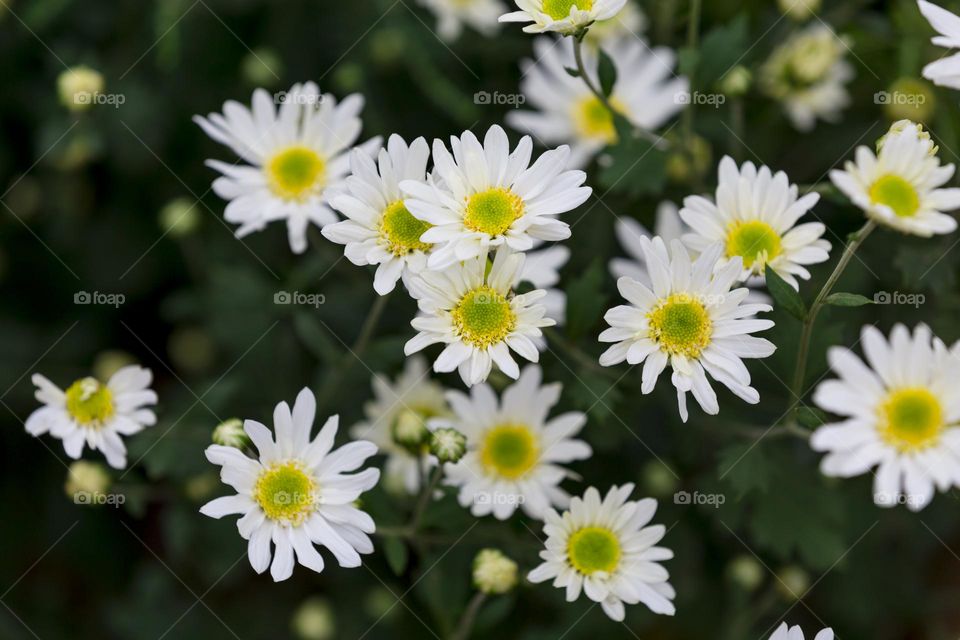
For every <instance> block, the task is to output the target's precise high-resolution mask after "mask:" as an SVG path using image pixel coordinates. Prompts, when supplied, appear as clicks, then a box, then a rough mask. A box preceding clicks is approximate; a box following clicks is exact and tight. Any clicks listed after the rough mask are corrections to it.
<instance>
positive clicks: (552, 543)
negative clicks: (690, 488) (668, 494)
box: [527, 484, 676, 620]
mask: <svg viewBox="0 0 960 640" xmlns="http://www.w3.org/2000/svg"><path fill="white" fill-rule="evenodd" d="M632 492H633V485H632V484H625V485H623V486H622V487H611V488H610V491H609V492H608V493H607V495H606V497H605V498H604V499H603V501H602V502H601V500H600V492H598V491H597V490H596V489H595V488H593V487H590V488H589V489H587V491H586V493H585V494H584V495H583V497H582V498H579V497H578V498H573V500H571V501H570V509H569V510H568V511H565V512H564V513H563V515H558V514H557V512H556V511H553V510H550V511H548V512H547V515H546V523H545V524H544V527H543V532H544V534H546V536H547V542H546V545H545V546H546V549H545V550H544V551H541V552H540V557H541V558H542V559H543V561H544V562H543V564H541V565H540V566H538V567H537V568H536V569H534V570H533V571H531V572H530V573H529V574H528V575H527V579H528V580H530V581H531V582H535V583H539V582H544V581H546V580H553V586H554V587H558V588H564V589H566V592H567V601H568V602H573V601H574V600H576V599H577V598H578V597H580V591H581V590H582V591H583V592H584V593H585V594H587V597H588V598H590V599H591V600H593V601H594V602H599V603H600V605H601V606H602V607H603V611H604V613H606V614H607V615H608V616H610V618H612V619H614V620H623V618H624V616H625V611H624V607H623V605H624V604H638V603H641V602H642V603H643V604H645V605H647V607H649V608H650V610H651V611H653V612H654V613H659V614H665V615H670V616H672V615H673V614H674V612H675V609H674V606H673V602H671V601H672V600H673V599H674V597H675V596H676V593H675V592H674V590H673V587H672V586H670V583H669V582H668V580H669V579H670V574H669V573H668V572H667V570H666V569H664V568H663V566H662V565H661V564H660V563H661V562H663V561H664V560H670V559H671V558H673V551H671V550H670V549H667V548H665V547H658V546H654V545H656V544H657V543H658V542H660V540H661V539H663V536H664V535H665V534H666V527H664V526H663V525H662V524H658V525H652V526H647V524H648V523H649V522H650V520H651V519H652V518H653V514H654V513H655V512H656V510H657V501H656V500H654V499H653V498H645V499H643V500H638V501H628V500H627V498H629V497H630V494H631V493H632Z"/></svg>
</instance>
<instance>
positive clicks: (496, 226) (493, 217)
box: [463, 187, 524, 236]
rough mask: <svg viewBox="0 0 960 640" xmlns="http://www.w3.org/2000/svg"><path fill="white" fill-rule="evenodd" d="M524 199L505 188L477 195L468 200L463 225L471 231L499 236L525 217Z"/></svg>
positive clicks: (497, 188) (494, 188) (493, 189)
mask: <svg viewBox="0 0 960 640" xmlns="http://www.w3.org/2000/svg"><path fill="white" fill-rule="evenodd" d="M523 208H524V207H523V199H522V198H521V197H520V196H518V195H517V194H515V193H514V192H512V191H510V190H509V189H504V188H503V187H493V188H492V189H487V190H486V191H481V192H479V193H475V194H473V195H472V196H470V197H469V198H468V199H467V208H466V212H465V214H464V216H463V224H464V226H465V227H467V228H468V229H470V230H471V231H479V232H480V233H488V234H490V235H491V236H498V235H500V234H502V233H503V232H504V231H506V230H507V229H509V228H510V225H512V224H513V223H514V221H516V220H517V218H519V217H520V216H522V215H523Z"/></svg>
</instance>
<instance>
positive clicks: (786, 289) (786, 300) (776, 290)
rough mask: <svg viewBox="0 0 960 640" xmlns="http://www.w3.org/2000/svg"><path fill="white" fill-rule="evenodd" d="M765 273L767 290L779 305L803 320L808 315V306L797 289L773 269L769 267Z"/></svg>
mask: <svg viewBox="0 0 960 640" xmlns="http://www.w3.org/2000/svg"><path fill="white" fill-rule="evenodd" d="M765 275H766V277H767V290H768V291H769V292H770V295H772V296H773V299H774V300H775V301H776V302H777V306H779V307H783V309H784V311H786V312H787V313H789V314H790V315H792V316H793V317H794V318H796V319H797V320H803V319H804V318H805V317H806V315H807V307H806V305H805V304H803V299H802V298H801V297H800V294H799V293H797V291H796V289H794V288H793V287H791V286H790V285H789V284H787V282H786V281H785V280H784V279H783V278H781V277H780V276H779V275H778V274H777V272H776V271H774V270H773V269H767V270H766V274H765Z"/></svg>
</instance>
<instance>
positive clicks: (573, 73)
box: [563, 67, 580, 78]
mask: <svg viewBox="0 0 960 640" xmlns="http://www.w3.org/2000/svg"><path fill="white" fill-rule="evenodd" d="M563 70H564V71H566V72H567V75H568V76H570V77H571V78H579V77H580V70H579V69H575V68H573V67H564V68H563Z"/></svg>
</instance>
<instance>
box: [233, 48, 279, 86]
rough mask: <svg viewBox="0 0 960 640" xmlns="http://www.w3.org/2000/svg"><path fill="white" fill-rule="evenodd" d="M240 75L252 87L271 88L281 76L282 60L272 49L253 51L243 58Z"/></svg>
mask: <svg viewBox="0 0 960 640" xmlns="http://www.w3.org/2000/svg"><path fill="white" fill-rule="evenodd" d="M240 73H242V74H243V77H244V79H245V80H246V81H247V82H249V83H250V84H252V85H254V86H257V87H272V86H274V85H276V83H277V82H279V77H280V76H282V75H283V60H281V59H280V56H279V55H277V52H276V51H274V50H273V49H266V48H259V49H255V50H253V51H251V52H250V53H248V54H247V55H245V56H244V57H243V60H242V61H241V62H240Z"/></svg>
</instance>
